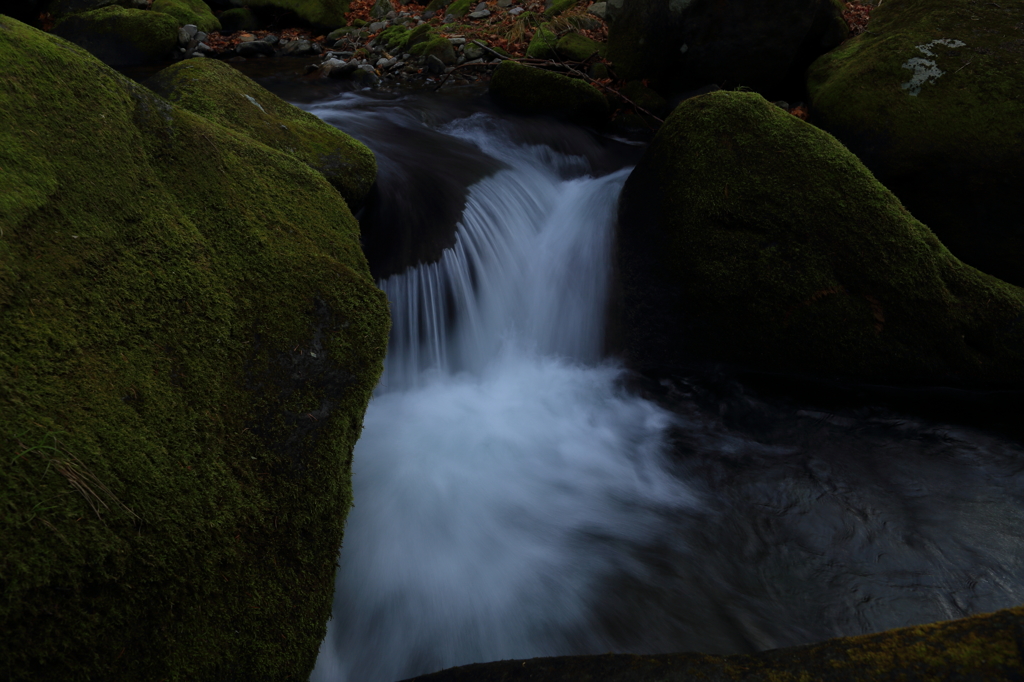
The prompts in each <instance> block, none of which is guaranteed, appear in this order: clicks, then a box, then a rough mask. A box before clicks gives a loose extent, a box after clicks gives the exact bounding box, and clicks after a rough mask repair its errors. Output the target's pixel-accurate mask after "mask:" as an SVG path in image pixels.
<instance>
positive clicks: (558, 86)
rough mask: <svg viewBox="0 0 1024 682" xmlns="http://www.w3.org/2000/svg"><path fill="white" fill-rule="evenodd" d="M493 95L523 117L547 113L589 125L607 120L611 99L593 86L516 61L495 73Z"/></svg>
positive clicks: (510, 62)
mask: <svg viewBox="0 0 1024 682" xmlns="http://www.w3.org/2000/svg"><path fill="white" fill-rule="evenodd" d="M490 93H491V96H492V97H493V98H494V100H495V101H496V102H498V104H500V105H502V106H504V107H506V108H507V109H510V110H512V111H515V112H517V113H520V114H529V115H534V114H546V115H549V116H555V117H557V118H563V119H566V120H568V121H574V122H576V123H582V124H587V125H600V124H602V123H604V122H605V121H607V119H608V99H607V98H606V97H605V96H604V95H602V94H601V91H600V90H598V89H597V88H595V87H594V86H593V85H590V84H589V83H586V82H584V81H582V80H579V79H576V78H569V77H568V76H563V75H562V74H559V73H552V72H551V71H545V70H543V69H538V68H534V67H532V66H525V65H523V64H518V63H516V62H513V61H505V62H502V63H501V65H499V66H498V68H497V69H495V70H494V75H493V76H492V77H491V83H490Z"/></svg>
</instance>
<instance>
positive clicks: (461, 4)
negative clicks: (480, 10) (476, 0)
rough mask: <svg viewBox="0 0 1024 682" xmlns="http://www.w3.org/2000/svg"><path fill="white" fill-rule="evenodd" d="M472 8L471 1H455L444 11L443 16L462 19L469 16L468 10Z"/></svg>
mask: <svg viewBox="0 0 1024 682" xmlns="http://www.w3.org/2000/svg"><path fill="white" fill-rule="evenodd" d="M472 6H473V2H472V0H455V2H453V3H451V4H450V5H448V9H446V10H445V11H444V15H445V16H446V17H449V16H451V17H464V16H466V15H467V14H469V8H470V7H472Z"/></svg>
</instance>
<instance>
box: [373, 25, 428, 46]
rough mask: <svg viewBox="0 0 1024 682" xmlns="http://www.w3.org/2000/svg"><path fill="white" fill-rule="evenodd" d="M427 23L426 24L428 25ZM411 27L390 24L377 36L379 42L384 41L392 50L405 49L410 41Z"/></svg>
mask: <svg viewBox="0 0 1024 682" xmlns="http://www.w3.org/2000/svg"><path fill="white" fill-rule="evenodd" d="M426 25H427V24H424V26H426ZM409 33H410V31H409V29H408V28H406V27H405V26H402V25H397V26H389V27H388V28H386V29H384V30H383V31H381V32H380V35H378V36H377V42H378V43H383V44H384V45H386V46H387V48H388V49H389V50H391V51H403V52H404V51H405V45H406V43H408V42H409Z"/></svg>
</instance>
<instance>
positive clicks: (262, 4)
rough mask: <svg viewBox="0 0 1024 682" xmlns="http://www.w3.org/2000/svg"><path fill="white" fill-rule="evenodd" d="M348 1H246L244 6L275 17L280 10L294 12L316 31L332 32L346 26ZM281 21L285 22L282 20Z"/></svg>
mask: <svg viewBox="0 0 1024 682" xmlns="http://www.w3.org/2000/svg"><path fill="white" fill-rule="evenodd" d="M348 4H349V0H246V2H245V5H246V6H248V7H250V8H253V9H257V8H258V9H260V10H264V11H265V13H270V14H273V15H275V16H279V15H280V14H281V10H286V11H288V12H294V13H295V16H296V17H298V18H299V19H301V20H302V21H305V22H308V23H309V24H310V25H311V26H313V27H314V28H316V29H320V30H324V31H332V30H334V29H336V28H339V27H341V26H345V25H346V20H345V13H346V12H348ZM282 20H287V19H286V18H283V19H282Z"/></svg>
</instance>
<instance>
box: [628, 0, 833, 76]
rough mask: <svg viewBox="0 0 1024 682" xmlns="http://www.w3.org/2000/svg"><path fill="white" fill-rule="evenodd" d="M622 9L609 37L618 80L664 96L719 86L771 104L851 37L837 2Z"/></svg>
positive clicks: (713, 0)
mask: <svg viewBox="0 0 1024 682" xmlns="http://www.w3.org/2000/svg"><path fill="white" fill-rule="evenodd" d="M617 4H618V5H619V7H620V9H617V10H615V12H614V15H615V18H614V20H613V21H612V22H611V24H610V26H609V30H608V58H609V59H611V61H612V62H613V63H614V64H615V72H616V73H617V74H618V76H619V77H620V78H624V79H626V80H643V79H648V80H649V81H650V83H651V86H652V87H653V88H654V89H655V90H658V91H659V92H662V93H663V94H665V95H671V94H677V93H683V92H686V91H688V90H692V89H694V88H698V87H701V86H703V85H707V84H709V83H717V84H718V85H721V86H722V87H729V88H733V87H736V86H741V85H742V86H745V87H747V88H750V89H753V90H756V91H758V92H761V93H764V94H767V95H768V96H772V93H774V92H776V91H778V90H779V89H785V87H786V86H788V85H789V84H790V82H791V81H796V85H797V86H798V87H799V84H800V82H801V81H802V80H803V75H804V70H805V69H806V68H807V65H808V64H810V63H811V62H812V61H813V60H814V59H815V57H817V56H818V55H820V54H822V53H824V52H826V51H828V50H829V49H831V48H833V47H835V46H836V45H838V44H839V43H840V42H841V41H842V40H843V39H844V38H845V37H846V35H847V30H846V28H845V26H846V25H845V23H842V22H843V18H842V3H840V2H839V1H838V0H778V1H776V2H719V1H717V0H686V1H679V0H628V1H627V2H621V1H620V2H618V3H617ZM614 7H615V5H614V4H613V3H611V2H610V3H609V8H610V9H612V8H614Z"/></svg>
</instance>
